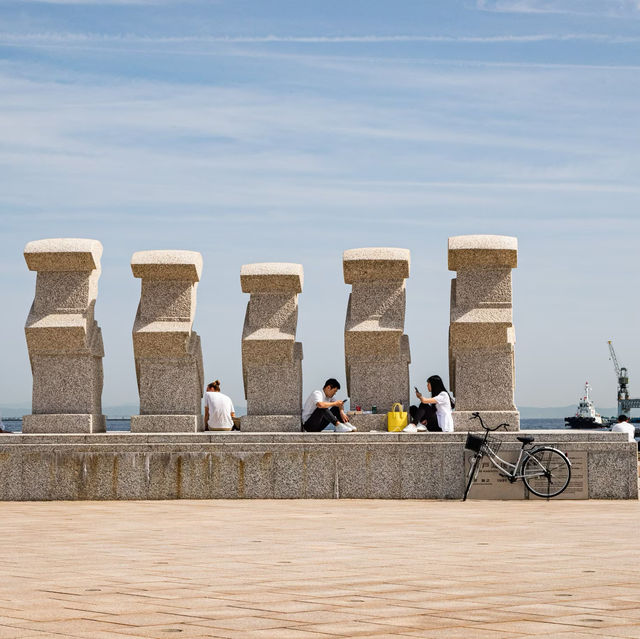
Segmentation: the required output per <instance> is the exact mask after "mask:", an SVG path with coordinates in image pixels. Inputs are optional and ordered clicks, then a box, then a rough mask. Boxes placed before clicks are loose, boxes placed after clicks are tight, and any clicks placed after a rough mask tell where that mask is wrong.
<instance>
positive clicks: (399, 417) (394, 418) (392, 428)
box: [387, 403, 407, 433]
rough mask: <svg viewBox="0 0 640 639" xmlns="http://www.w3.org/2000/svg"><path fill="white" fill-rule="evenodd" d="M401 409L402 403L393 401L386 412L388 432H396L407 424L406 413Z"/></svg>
mask: <svg viewBox="0 0 640 639" xmlns="http://www.w3.org/2000/svg"><path fill="white" fill-rule="evenodd" d="M402 409H403V406H402V404H399V403H395V404H394V405H393V406H392V407H391V412H390V413H387V430H388V431H389V432H390V433H397V432H398V431H401V430H402V429H403V428H404V427H405V426H406V425H407V413H406V411H403V410H402Z"/></svg>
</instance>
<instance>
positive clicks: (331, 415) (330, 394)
mask: <svg viewBox="0 0 640 639" xmlns="http://www.w3.org/2000/svg"><path fill="white" fill-rule="evenodd" d="M339 390H340V382H339V381H338V380H337V379H334V378H333V377H330V378H329V379H328V380H327V381H326V382H325V383H324V386H323V387H322V390H315V391H313V392H312V393H311V395H309V397H307V400H306V401H305V403H304V406H303V407H302V430H303V431H306V432H308V433H319V432H327V433H328V432H332V433H351V432H353V431H354V430H356V427H355V426H352V425H351V424H350V423H349V418H348V417H347V414H346V413H345V412H344V403H345V402H346V401H347V400H346V399H339V400H335V401H334V400H333V398H334V396H335V394H336V393H337V392H338V391H339Z"/></svg>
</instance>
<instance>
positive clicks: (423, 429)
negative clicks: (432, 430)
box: [416, 424, 427, 433]
mask: <svg viewBox="0 0 640 639" xmlns="http://www.w3.org/2000/svg"><path fill="white" fill-rule="evenodd" d="M416 428H417V430H418V432H419V433H426V432H427V427H426V426H425V425H424V424H418V425H417V426H416Z"/></svg>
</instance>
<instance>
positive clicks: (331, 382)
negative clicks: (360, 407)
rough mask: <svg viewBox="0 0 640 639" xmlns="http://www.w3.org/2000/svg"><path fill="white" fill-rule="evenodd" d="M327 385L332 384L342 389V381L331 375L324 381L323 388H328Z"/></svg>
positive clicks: (332, 386)
mask: <svg viewBox="0 0 640 639" xmlns="http://www.w3.org/2000/svg"><path fill="white" fill-rule="evenodd" d="M327 386H330V387H331V388H337V389H338V390H340V382H339V381H338V380H337V379H334V378H333V377H330V378H329V379H328V380H327V381H326V382H325V383H324V386H323V387H322V388H326V387H327Z"/></svg>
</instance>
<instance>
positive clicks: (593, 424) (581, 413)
mask: <svg viewBox="0 0 640 639" xmlns="http://www.w3.org/2000/svg"><path fill="white" fill-rule="evenodd" d="M564 421H565V424H566V425H567V426H568V427H569V428H602V427H603V426H606V424H605V423H604V422H603V421H602V417H601V416H600V415H599V414H598V413H596V409H595V406H594V405H593V401H592V399H591V386H589V382H585V384H584V395H583V396H582V397H580V399H579V400H578V410H577V411H576V414H575V415H573V416H572V417H565V418H564Z"/></svg>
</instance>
